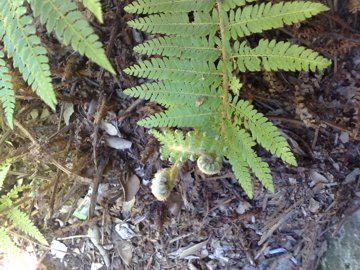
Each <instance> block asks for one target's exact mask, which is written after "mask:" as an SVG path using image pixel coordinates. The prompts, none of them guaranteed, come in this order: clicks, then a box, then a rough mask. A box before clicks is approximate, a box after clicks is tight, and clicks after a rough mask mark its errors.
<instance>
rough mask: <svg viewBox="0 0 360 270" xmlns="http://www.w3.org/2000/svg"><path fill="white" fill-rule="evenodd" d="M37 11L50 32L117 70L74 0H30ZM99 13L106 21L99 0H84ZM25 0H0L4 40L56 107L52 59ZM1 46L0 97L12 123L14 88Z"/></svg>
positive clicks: (17, 64)
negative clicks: (38, 33) (37, 33)
mask: <svg viewBox="0 0 360 270" xmlns="http://www.w3.org/2000/svg"><path fill="white" fill-rule="evenodd" d="M27 2H28V3H29V4H30V7H31V9H32V12H33V15H34V16H35V17H39V18H40V22H41V23H42V24H44V25H45V26H46V29H47V30H48V32H49V33H51V32H54V33H55V35H56V36H57V38H59V39H60V40H61V41H62V42H63V43H64V44H65V45H71V46H72V48H73V49H74V50H76V51H78V52H79V53H80V54H82V55H85V56H86V57H88V58H89V59H90V60H92V61H93V62H95V63H97V64H98V65H100V66H102V67H104V68H105V69H107V70H109V71H110V72H111V73H115V71H114V69H113V68H112V66H111V64H110V62H109V60H108V59H107V57H106V55H105V51H104V49H103V48H102V44H101V42H100V41H99V37H98V36H97V35H96V34H95V32H94V30H93V29H92V27H91V26H90V24H89V23H88V22H87V20H86V18H85V16H84V15H83V14H82V13H81V12H80V11H78V8H77V6H76V4H75V3H74V2H73V1H72V0H27ZM82 2H83V4H84V5H85V6H86V7H88V8H89V9H90V10H91V11H92V12H94V14H95V16H96V17H97V18H99V20H101V21H102V13H101V5H100V3H99V0H82ZM24 4H25V1H24V0H0V40H2V41H3V44H4V50H3V51H4V52H5V53H6V55H7V57H8V58H12V60H13V65H14V67H16V68H18V69H19V71H20V73H21V74H22V76H23V78H24V80H25V81H26V82H27V83H28V84H29V85H30V86H31V87H32V89H33V90H34V91H35V92H36V94H37V95H38V96H39V97H40V98H41V99H42V100H43V101H44V102H45V103H46V104H47V105H49V106H50V107H51V108H53V109H54V108H55V105H56V96H55V93H54V90H53V86H52V83H51V73H50V67H49V59H48V57H47V52H46V49H45V47H44V46H43V45H42V44H41V40H40V38H39V37H38V36H37V35H36V29H35V26H34V23H33V18H32V17H31V16H30V15H28V12H27V9H26V7H25V5H24ZM9 78H10V77H9V73H8V70H7V67H6V64H5V62H4V58H3V52H1V48H0V99H1V103H2V106H3V109H4V112H5V116H6V119H7V122H8V123H9V125H10V127H13V124H12V115H13V112H14V89H13V86H12V84H11V80H9Z"/></svg>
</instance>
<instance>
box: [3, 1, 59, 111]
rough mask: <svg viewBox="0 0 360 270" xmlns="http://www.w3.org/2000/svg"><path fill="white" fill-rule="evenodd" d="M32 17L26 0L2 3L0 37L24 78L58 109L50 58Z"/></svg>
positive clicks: (46, 101) (51, 105) (45, 100)
mask: <svg viewBox="0 0 360 270" xmlns="http://www.w3.org/2000/svg"><path fill="white" fill-rule="evenodd" d="M35 33H36V29H35V27H34V26H33V24H32V18H31V17H30V16H28V15H26V8H25V7H24V6H23V1H22V0H3V1H1V2H0V37H3V40H4V45H5V49H6V50H7V54H8V55H9V56H10V57H13V62H14V66H15V67H18V68H19V70H20V72H21V74H22V76H23V78H24V80H25V81H26V82H27V83H28V84H29V85H30V86H31V87H32V89H33V90H34V91H35V92H36V94H37V95H38V96H39V97H40V98H41V99H42V100H43V101H44V102H45V103H46V104H47V105H49V106H50V107H51V108H53V109H55V105H56V97H55V93H54V90H53V86H52V84H51V74H50V67H49V60H48V58H47V56H46V49H45V48H44V47H43V46H42V45H41V40H40V38H39V37H38V36H36V34H35Z"/></svg>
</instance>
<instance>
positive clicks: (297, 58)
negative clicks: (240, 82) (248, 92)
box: [232, 39, 331, 72]
mask: <svg viewBox="0 0 360 270" xmlns="http://www.w3.org/2000/svg"><path fill="white" fill-rule="evenodd" d="M234 50H235V53H234V54H233V55H232V58H233V59H234V60H235V61H236V63H237V65H238V68H239V70H240V71H243V72H245V71H246V70H249V71H260V70H261V67H263V68H264V69H265V70H266V71H277V70H285V71H302V70H304V71H316V70H323V69H325V68H326V67H328V66H329V65H330V64H331V61H330V60H328V59H326V58H324V57H322V56H320V55H319V54H318V53H317V52H314V51H313V50H309V49H306V48H305V47H302V46H298V45H291V43H290V42H283V41H281V42H276V40H271V41H270V40H265V39H262V40H260V41H259V45H258V46H257V47H256V48H254V49H252V48H250V47H248V46H247V45H246V42H242V43H239V42H236V43H235V44H234Z"/></svg>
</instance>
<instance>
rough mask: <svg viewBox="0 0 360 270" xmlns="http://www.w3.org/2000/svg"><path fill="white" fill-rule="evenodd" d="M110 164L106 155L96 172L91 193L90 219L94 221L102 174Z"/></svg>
mask: <svg viewBox="0 0 360 270" xmlns="http://www.w3.org/2000/svg"><path fill="white" fill-rule="evenodd" d="M108 162H109V156H107V155H106V157H104V158H101V160H100V164H99V167H98V169H97V171H96V176H95V181H94V183H93V186H92V193H91V197H90V208H89V219H92V218H93V217H94V212H95V206H96V198H97V193H98V189H99V184H100V182H101V179H102V174H103V172H104V169H105V167H106V165H107V164H108Z"/></svg>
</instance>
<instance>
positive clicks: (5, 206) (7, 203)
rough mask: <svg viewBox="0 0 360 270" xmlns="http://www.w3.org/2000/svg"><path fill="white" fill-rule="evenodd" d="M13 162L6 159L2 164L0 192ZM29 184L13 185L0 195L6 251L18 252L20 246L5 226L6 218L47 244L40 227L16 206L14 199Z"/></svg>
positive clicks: (0, 232)
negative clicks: (12, 238)
mask: <svg viewBox="0 0 360 270" xmlns="http://www.w3.org/2000/svg"><path fill="white" fill-rule="evenodd" d="M10 166H11V162H10V161H6V162H4V163H3V164H1V165H0V192H1V190H2V187H3V184H4V181H5V179H6V176H7V174H8V171H9V169H10ZM29 188H30V187H29V186H28V185H20V186H15V187H13V188H12V189H11V190H10V191H9V192H8V193H7V194H5V195H2V196H1V197H0V219H1V220H2V221H1V225H0V243H1V247H0V249H1V250H2V251H5V252H17V251H18V248H17V246H16V245H15V243H14V242H13V241H12V240H11V238H10V236H9V235H8V233H7V228H6V227H5V226H4V220H3V218H5V219H6V220H7V221H8V222H9V223H10V224H12V225H13V226H14V227H15V228H16V229H18V230H20V231H21V232H22V233H24V234H26V235H29V236H30V237H33V238H35V239H36V240H37V241H39V242H40V243H42V244H45V245H47V241H46V239H45V237H44V236H43V235H42V234H41V232H40V231H39V229H38V228H37V227H36V226H35V225H34V223H33V222H32V221H31V220H30V218H29V216H28V215H27V214H26V213H24V212H23V211H21V210H20V209H19V208H18V207H14V205H13V200H14V199H16V198H17V197H18V196H19V193H20V192H23V191H24V190H26V189H29Z"/></svg>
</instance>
